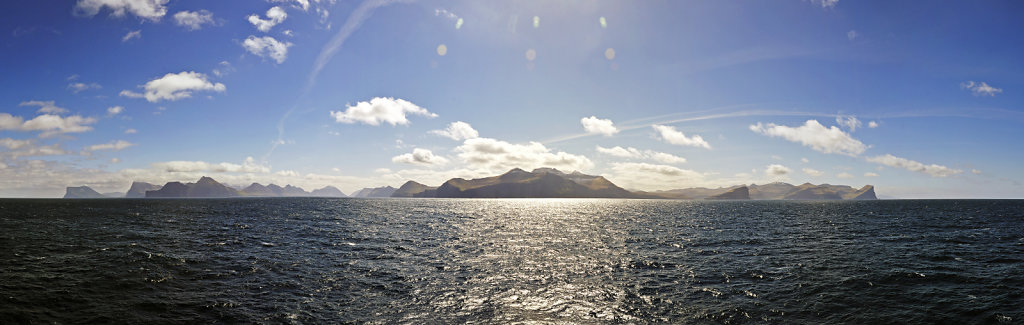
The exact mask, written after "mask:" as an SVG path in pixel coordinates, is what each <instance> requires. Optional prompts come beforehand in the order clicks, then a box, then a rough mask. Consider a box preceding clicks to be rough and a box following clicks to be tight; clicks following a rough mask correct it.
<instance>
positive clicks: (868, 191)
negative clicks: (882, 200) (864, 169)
mask: <svg viewBox="0 0 1024 325" xmlns="http://www.w3.org/2000/svg"><path fill="white" fill-rule="evenodd" d="M843 199H846V200H877V199H878V197H877V196H875V187H874V186H873V185H864V187H861V188H860V189H859V190H857V191H856V192H853V193H849V194H846V195H845V196H843Z"/></svg>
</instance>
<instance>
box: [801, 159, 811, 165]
mask: <svg viewBox="0 0 1024 325" xmlns="http://www.w3.org/2000/svg"><path fill="white" fill-rule="evenodd" d="M800 161H802V162H804V163H805V164H806V163H809V162H811V160H810V159H807V158H806V157H804V158H800Z"/></svg>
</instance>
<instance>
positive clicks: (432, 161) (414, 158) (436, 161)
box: [391, 148, 448, 166]
mask: <svg viewBox="0 0 1024 325" xmlns="http://www.w3.org/2000/svg"><path fill="white" fill-rule="evenodd" d="M391 162H394V163H403V164H410V165H423V166H439V165H444V164H447V163H448V159H446V158H444V157H441V156H435V155H434V153H433V152H431V151H430V150H427V149H421V148H415V149H412V153H407V154H401V155H398V156H395V157H393V158H391Z"/></svg>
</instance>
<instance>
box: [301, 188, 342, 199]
mask: <svg viewBox="0 0 1024 325" xmlns="http://www.w3.org/2000/svg"><path fill="white" fill-rule="evenodd" d="M309 194H310V195H312V196H317V197H345V193H342V192H341V190H339V189H338V188H337V187H334V186H324V188H321V189H317V190H313V192H310V193H309Z"/></svg>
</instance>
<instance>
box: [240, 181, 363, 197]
mask: <svg viewBox="0 0 1024 325" xmlns="http://www.w3.org/2000/svg"><path fill="white" fill-rule="evenodd" d="M238 194H239V195H242V196H261V197H280V196H319V197H345V193H342V192H341V191H340V190H338V188H336V187H334V186H325V187H324V188H321V189H319V190H315V191H313V192H307V191H306V190H304V189H302V188H301V187H297V186H291V185H285V187H280V186H277V185H275V184H270V185H267V186H263V185H260V183H252V185H249V186H247V187H245V188H243V189H242V190H241V191H239V192H238Z"/></svg>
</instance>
